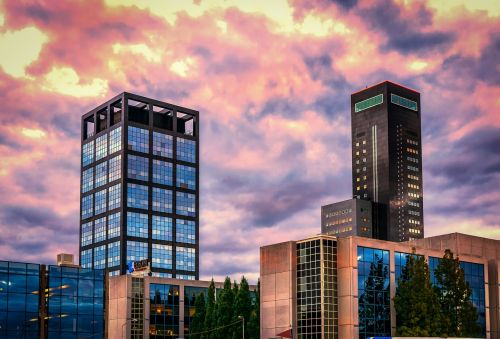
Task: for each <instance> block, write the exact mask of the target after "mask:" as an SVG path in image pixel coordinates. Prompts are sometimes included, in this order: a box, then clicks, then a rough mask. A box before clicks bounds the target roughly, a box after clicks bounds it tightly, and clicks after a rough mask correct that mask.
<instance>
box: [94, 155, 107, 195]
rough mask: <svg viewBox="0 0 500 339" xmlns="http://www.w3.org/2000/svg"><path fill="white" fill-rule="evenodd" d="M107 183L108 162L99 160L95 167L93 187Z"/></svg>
mask: <svg viewBox="0 0 500 339" xmlns="http://www.w3.org/2000/svg"><path fill="white" fill-rule="evenodd" d="M107 183H108V163H107V162H106V161H105V162H101V163H100V164H99V165H97V166H96V167H95V187H96V188H97V187H100V186H102V185H106V184H107Z"/></svg>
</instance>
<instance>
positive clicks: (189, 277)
mask: <svg viewBox="0 0 500 339" xmlns="http://www.w3.org/2000/svg"><path fill="white" fill-rule="evenodd" d="M175 278H176V279H182V280H194V278H195V277H194V275H190V274H176V275H175Z"/></svg>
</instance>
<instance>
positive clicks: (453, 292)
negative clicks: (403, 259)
mask: <svg viewBox="0 0 500 339" xmlns="http://www.w3.org/2000/svg"><path fill="white" fill-rule="evenodd" d="M434 276H435V277H436V282H437V286H436V287H435V289H436V291H437V294H438V298H439V302H440V304H441V310H442V313H443V325H444V326H445V327H444V328H443V332H442V333H441V335H442V336H455V337H467V336H475V335H478V334H479V332H480V329H479V326H478V325H477V322H476V321H477V317H478V316H477V310H476V308H475V307H474V305H473V304H472V302H471V294H472V290H471V288H470V287H469V284H467V282H466V281H465V274H464V271H463V269H462V268H461V267H460V261H459V259H458V257H457V258H454V256H453V252H451V251H450V250H449V249H447V250H446V251H445V253H444V256H443V259H441V260H440V261H439V264H438V266H437V267H436V270H435V271H434Z"/></svg>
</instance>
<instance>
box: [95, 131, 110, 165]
mask: <svg viewBox="0 0 500 339" xmlns="http://www.w3.org/2000/svg"><path fill="white" fill-rule="evenodd" d="M107 155H108V135H107V134H103V135H101V136H100V137H99V138H97V139H96V141H95V160H96V161H97V160H100V159H102V158H104V157H105V156H107Z"/></svg>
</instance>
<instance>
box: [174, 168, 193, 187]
mask: <svg viewBox="0 0 500 339" xmlns="http://www.w3.org/2000/svg"><path fill="white" fill-rule="evenodd" d="M176 180H177V187H181V188H188V189H190V190H195V189H196V168H194V167H190V166H184V165H177V179H176Z"/></svg>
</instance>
